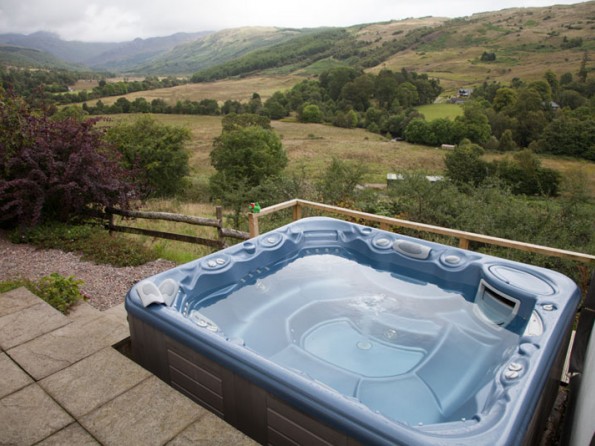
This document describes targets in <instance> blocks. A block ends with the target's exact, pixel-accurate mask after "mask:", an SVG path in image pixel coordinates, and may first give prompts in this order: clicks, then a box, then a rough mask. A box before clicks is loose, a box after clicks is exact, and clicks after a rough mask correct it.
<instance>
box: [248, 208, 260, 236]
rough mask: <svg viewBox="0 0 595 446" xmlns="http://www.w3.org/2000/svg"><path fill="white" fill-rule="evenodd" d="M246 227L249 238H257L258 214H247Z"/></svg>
mask: <svg viewBox="0 0 595 446" xmlns="http://www.w3.org/2000/svg"><path fill="white" fill-rule="evenodd" d="M248 227H249V228H250V229H249V230H250V238H254V237H257V236H258V214H253V213H250V214H248Z"/></svg>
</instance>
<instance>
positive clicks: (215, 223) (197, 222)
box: [96, 206, 250, 249]
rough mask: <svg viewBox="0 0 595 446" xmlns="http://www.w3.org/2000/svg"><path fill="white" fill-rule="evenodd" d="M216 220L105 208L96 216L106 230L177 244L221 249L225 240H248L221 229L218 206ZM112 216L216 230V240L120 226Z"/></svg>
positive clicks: (220, 209) (221, 211)
mask: <svg viewBox="0 0 595 446" xmlns="http://www.w3.org/2000/svg"><path fill="white" fill-rule="evenodd" d="M216 213H217V218H203V217H194V216H190V215H182V214H173V213H170V212H145V211H125V210H121V209H114V208H107V209H106V210H105V213H104V214H101V215H96V216H99V217H102V218H105V219H107V220H108V223H107V224H106V228H107V229H109V230H110V231H115V232H126V233H128V234H138V235H148V236H150V237H158V238H164V239H168V240H176V241H179V242H187V243H195V244H199V245H205V246H209V247H211V248H217V249H221V248H224V247H225V246H227V242H226V238H228V237H230V238H235V239H240V240H246V239H248V238H250V234H248V233H247V232H242V231H237V230H235V229H229V228H224V227H223V210H222V208H221V207H220V206H217V208H216ZM114 215H119V216H122V217H125V218H135V219H137V218H140V219H148V220H163V221H173V222H178V223H187V224H189V225H194V226H208V227H212V228H216V229H217V239H208V238H203V237H197V236H193V235H185V234H172V233H170V232H164V231H156V230H153V229H145V228H135V227H132V226H122V225H121V224H116V223H115V222H114Z"/></svg>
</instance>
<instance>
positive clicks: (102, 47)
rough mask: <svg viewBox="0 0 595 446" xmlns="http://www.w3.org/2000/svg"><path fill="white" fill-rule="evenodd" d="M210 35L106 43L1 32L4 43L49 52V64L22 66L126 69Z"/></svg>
mask: <svg viewBox="0 0 595 446" xmlns="http://www.w3.org/2000/svg"><path fill="white" fill-rule="evenodd" d="M208 34H210V32H209V31H203V32H198V33H177V34H173V35H171V36H166V37H153V38H149V39H135V40H133V41H131V42H120V43H106V42H79V41H67V40H62V39H61V38H60V37H59V36H58V35H57V34H54V33H48V32H37V33H33V34H29V35H23V34H1V35H0V45H2V44H3V45H6V46H11V47H19V48H25V49H28V50H35V51H38V56H39V57H42V56H41V54H42V53H43V54H45V55H46V56H43V58H45V63H39V62H38V61H37V60H36V59H37V58H35V57H33V58H32V63H31V65H27V64H25V63H23V64H20V66H32V67H38V66H55V67H59V68H64V67H66V66H68V65H69V64H70V66H71V67H72V65H73V64H75V65H79V66H80V67H83V68H84V69H95V70H99V71H106V70H108V71H115V72H122V71H126V70H129V69H130V68H132V67H136V66H138V65H140V64H146V63H147V61H149V60H151V59H152V58H155V57H157V56H159V55H161V54H164V53H167V52H168V51H170V50H172V49H173V48H175V47H176V46H178V45H182V44H185V43H187V42H191V41H194V40H196V39H198V38H200V37H203V36H205V35H208ZM27 54H28V55H29V56H31V57H32V55H33V53H31V51H28V52H27ZM50 56H51V58H50ZM25 60H26V59H23V61H25ZM0 63H3V64H10V63H7V58H6V57H1V58H0ZM80 67H79V68H80Z"/></svg>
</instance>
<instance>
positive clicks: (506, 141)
mask: <svg viewBox="0 0 595 446" xmlns="http://www.w3.org/2000/svg"><path fill="white" fill-rule="evenodd" d="M516 149H518V146H517V145H516V143H515V142H514V139H513V138H512V130H510V129H506V130H504V133H502V136H501V137H500V142H499V144H498V150H500V151H502V152H509V151H512V150H516Z"/></svg>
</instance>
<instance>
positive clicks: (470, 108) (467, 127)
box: [455, 101, 492, 144]
mask: <svg viewBox="0 0 595 446" xmlns="http://www.w3.org/2000/svg"><path fill="white" fill-rule="evenodd" d="M455 123H456V124H460V125H461V131H462V136H463V137H465V138H468V139H469V140H471V142H474V143H478V144H483V143H485V142H487V141H488V139H489V138H490V135H491V134H492V129H491V127H490V122H489V121H488V117H487V114H486V111H485V109H484V108H483V107H482V106H481V105H480V104H479V103H477V102H475V101H471V102H467V103H466V104H465V106H464V107H463V116H457V117H456V118H455Z"/></svg>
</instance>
